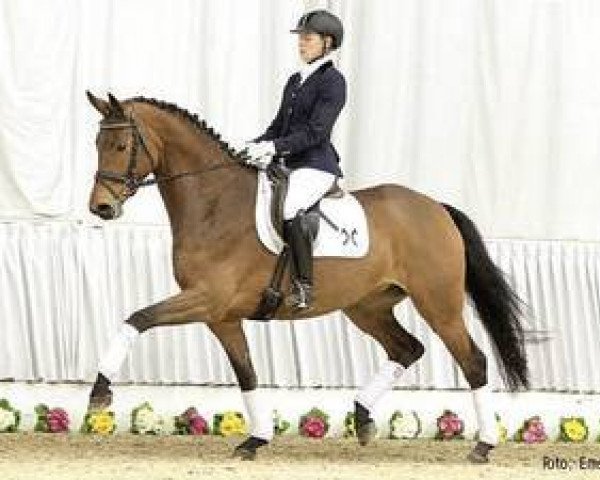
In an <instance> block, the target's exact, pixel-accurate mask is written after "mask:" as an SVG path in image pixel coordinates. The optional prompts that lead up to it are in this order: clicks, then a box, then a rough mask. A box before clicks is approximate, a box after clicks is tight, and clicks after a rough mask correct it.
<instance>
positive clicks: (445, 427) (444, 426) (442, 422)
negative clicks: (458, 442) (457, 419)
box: [438, 417, 450, 432]
mask: <svg viewBox="0 0 600 480" xmlns="http://www.w3.org/2000/svg"><path fill="white" fill-rule="evenodd" d="M438 427H439V429H440V430H441V431H442V432H449V431H450V421H449V420H448V418H447V417H442V418H440V419H439V420H438Z"/></svg>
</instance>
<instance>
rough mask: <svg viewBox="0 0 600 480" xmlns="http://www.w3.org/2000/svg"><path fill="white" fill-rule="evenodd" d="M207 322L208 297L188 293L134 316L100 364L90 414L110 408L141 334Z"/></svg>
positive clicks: (185, 292)
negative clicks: (117, 378) (118, 380)
mask: <svg viewBox="0 0 600 480" xmlns="http://www.w3.org/2000/svg"><path fill="white" fill-rule="evenodd" d="M206 320H208V311H207V303H206V296H205V295H204V294H203V293H202V292H199V291H195V290H185V291H183V292H181V293H179V294H177V295H174V296H173V297H170V298H168V299H167V300H164V301H162V302H159V303H156V304H154V305H150V306H149V307H146V308H143V309H141V310H138V311H137V312H134V313H133V314H132V315H131V316H130V317H129V318H128V319H127V320H126V321H125V323H124V324H123V325H122V326H121V328H120V329H119V331H118V332H117V333H116V334H115V335H114V336H113V338H112V339H111V341H110V344H109V347H108V350H107V351H106V352H105V353H104V355H103V356H102V357H101V359H100V362H99V363H98V376H97V377H96V382H95V383H94V386H93V387H92V391H91V393H90V400H89V404H88V411H92V410H100V409H103V408H107V407H109V406H110V404H111V403H112V391H111V389H110V383H111V381H112V380H113V379H114V377H115V375H116V374H117V373H118V372H119V370H120V369H121V366H122V365H123V361H124V360H125V358H126V356H127V354H128V353H129V351H130V350H131V347H132V346H133V345H134V343H135V341H136V340H137V338H138V337H139V335H140V334H141V333H143V332H145V331H146V330H148V329H150V328H152V327H156V326H159V325H180V324H186V323H192V322H200V321H206Z"/></svg>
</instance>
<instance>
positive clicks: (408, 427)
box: [389, 410, 439, 439]
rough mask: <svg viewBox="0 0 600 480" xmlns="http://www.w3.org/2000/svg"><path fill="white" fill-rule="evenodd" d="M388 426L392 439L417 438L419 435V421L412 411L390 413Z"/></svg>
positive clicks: (415, 413)
mask: <svg viewBox="0 0 600 480" xmlns="http://www.w3.org/2000/svg"><path fill="white" fill-rule="evenodd" d="M389 424H390V438H392V439H399V438H417V437H418V436H419V434H420V433H421V428H422V425H421V419H420V418H419V416H418V415H417V412H415V411H414V410H413V411H411V412H408V413H402V412H401V411H399V410H396V411H395V412H394V413H392V416H391V417H390V422H389ZM438 424H439V423H438Z"/></svg>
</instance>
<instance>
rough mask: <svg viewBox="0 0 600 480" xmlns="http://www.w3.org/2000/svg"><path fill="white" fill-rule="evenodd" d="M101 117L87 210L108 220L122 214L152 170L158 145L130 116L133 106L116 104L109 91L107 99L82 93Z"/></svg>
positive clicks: (138, 121) (136, 120)
mask: <svg viewBox="0 0 600 480" xmlns="http://www.w3.org/2000/svg"><path fill="white" fill-rule="evenodd" d="M86 94H87V97H88V99H89V101H90V103H91V104H92V105H93V106H94V108H96V110H98V111H99V112H100V113H101V114H102V116H103V118H102V120H101V121H100V131H99V132H98V135H97V137H96V149H97V150H98V170H97V172H96V176H95V182H94V187H93V188H92V192H91V194H90V202H89V207H90V211H91V212H92V213H93V214H95V215H98V216H99V217H101V218H103V219H104V220H112V219H115V218H118V217H120V216H121V215H122V213H123V204H124V203H125V201H126V200H127V199H128V198H129V197H131V196H132V195H134V194H135V192H136V191H137V189H138V187H139V184H140V182H141V181H143V179H144V178H145V177H146V176H148V175H149V174H150V173H151V172H153V171H154V169H155V167H156V162H155V159H157V158H158V146H157V145H156V144H152V143H151V140H152V139H151V138H149V137H148V132H147V131H146V130H145V129H144V127H143V125H142V124H141V123H140V120H139V119H137V118H135V117H134V112H133V105H131V106H130V105H127V104H122V103H120V102H119V101H118V100H117V99H116V98H115V97H114V96H113V95H112V94H110V93H109V94H108V102H107V101H105V100H102V99H101V98H98V97H95V96H94V95H92V94H91V93H90V92H89V91H88V92H86Z"/></svg>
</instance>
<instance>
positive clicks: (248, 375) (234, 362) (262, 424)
mask: <svg viewBox="0 0 600 480" xmlns="http://www.w3.org/2000/svg"><path fill="white" fill-rule="evenodd" d="M209 327H210V329H211V330H212V332H213V333H214V334H215V336H216V337H217V338H218V339H219V340H220V342H221V344H222V345H223V349H224V350H225V353H226V354H227V357H228V358H229V361H230V362H231V366H232V368H233V370H234V372H235V375H236V377H237V379H238V382H239V384H240V388H241V390H242V398H243V400H244V405H245V407H246V411H247V412H248V416H249V420H250V426H251V432H250V436H249V437H248V438H247V439H246V440H245V441H244V442H243V443H241V444H240V445H238V446H237V447H236V448H235V450H234V452H233V455H234V457H239V458H241V459H243V460H254V458H255V457H256V451H257V449H258V448H260V447H262V446H265V445H267V444H268V443H269V442H270V441H271V440H272V439H273V416H272V409H271V402H270V401H269V399H268V398H269V396H268V395H266V394H264V393H261V392H259V391H258V390H257V389H256V384H257V381H256V372H255V371H254V366H253V365H252V360H251V358H250V350H249V349H248V343H247V342H246V336H245V335H244V331H243V329H242V322H241V320H233V321H230V322H227V321H225V322H219V323H215V324H211V325H209Z"/></svg>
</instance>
